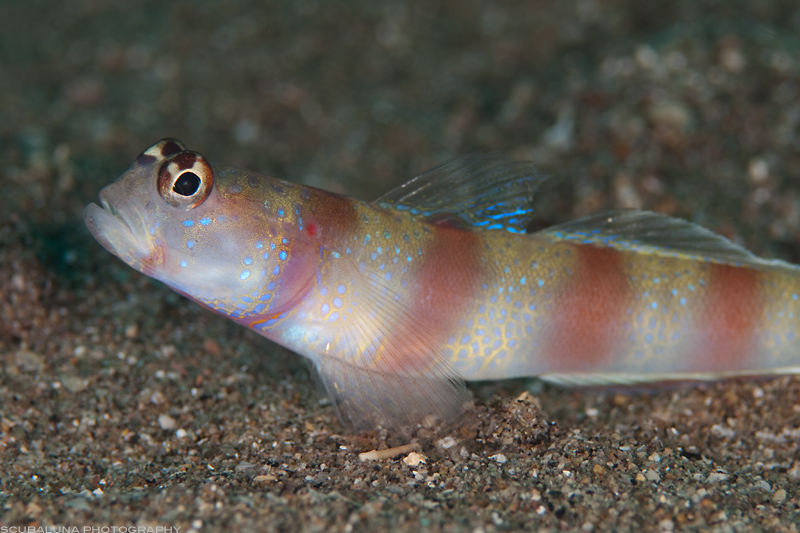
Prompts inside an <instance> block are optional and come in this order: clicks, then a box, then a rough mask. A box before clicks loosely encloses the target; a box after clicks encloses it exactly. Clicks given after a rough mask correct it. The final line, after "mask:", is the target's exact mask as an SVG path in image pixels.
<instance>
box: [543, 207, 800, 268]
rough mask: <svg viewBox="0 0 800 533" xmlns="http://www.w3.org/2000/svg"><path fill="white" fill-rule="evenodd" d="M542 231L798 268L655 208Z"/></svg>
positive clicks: (616, 212)
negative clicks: (763, 257)
mask: <svg viewBox="0 0 800 533" xmlns="http://www.w3.org/2000/svg"><path fill="white" fill-rule="evenodd" d="M539 234H540V235H546V236H548V237H550V238H553V239H556V240H569V241H577V242H583V243H587V244H594V245H597V246H607V247H611V248H615V249H618V250H632V251H636V252H640V253H646V254H655V255H664V256H670V257H685V258H689V259H699V260H703V261H712V262H714V263H721V264H727V265H735V266H751V267H758V268H792V269H795V270H797V269H798V267H796V266H795V265H792V264H790V263H786V262H784V261H780V260H777V259H772V260H769V259H762V258H760V257H757V256H755V255H753V254H752V253H751V252H749V251H748V250H746V249H744V248H742V247H741V246H739V245H738V244H734V243H733V242H731V241H729V240H728V239H726V238H725V237H723V236H721V235H718V234H716V233H714V232H712V231H710V230H707V229H706V228H704V227H702V226H698V225H697V224H693V223H691V222H688V221H686V220H683V219H680V218H673V217H670V216H667V215H662V214H659V213H653V212H651V211H637V210H633V209H616V210H612V211H606V212H603V213H597V214H595V215H589V216H588V217H584V218H579V219H578V220H572V221H570V222H567V223H565V224H559V225H557V226H552V227H550V228H547V229H545V230H542V231H541V232H539Z"/></svg>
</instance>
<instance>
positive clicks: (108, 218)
mask: <svg viewBox="0 0 800 533" xmlns="http://www.w3.org/2000/svg"><path fill="white" fill-rule="evenodd" d="M103 192H105V191H100V205H97V204H95V203H91V204H89V205H87V206H86V208H85V209H84V210H83V221H84V223H85V224H86V228H87V229H88V230H89V232H90V233H91V234H92V236H93V237H94V238H95V239H97V242H99V243H100V244H101V245H102V246H103V248H105V249H106V250H108V251H109V252H111V253H112V254H114V255H116V256H117V257H119V258H120V259H122V260H123V261H125V262H127V263H128V264H132V263H134V262H136V258H137V257H142V256H143V255H145V256H146V255H147V254H148V253H149V250H150V248H151V247H150V246H149V243H148V245H145V246H143V245H142V244H143V243H141V242H140V239H138V238H137V235H136V233H135V232H134V231H133V228H132V226H131V224H130V223H129V221H128V220H127V219H126V217H125V216H124V214H123V212H121V211H120V210H119V209H117V207H116V206H114V204H113V203H112V202H110V201H109V200H108V199H107V198H105V197H104V194H103ZM101 206H102V207H101Z"/></svg>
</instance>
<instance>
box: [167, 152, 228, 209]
mask: <svg viewBox="0 0 800 533" xmlns="http://www.w3.org/2000/svg"><path fill="white" fill-rule="evenodd" d="M213 185H214V171H213V170H212V168H211V165H209V164H208V161H206V158H205V157H203V156H202V155H200V154H198V153H197V152H191V151H189V150H184V151H182V152H178V153H176V154H173V155H171V156H169V157H168V158H166V159H165V160H164V161H163V163H161V168H159V170H158V193H159V194H160V195H161V198H163V199H164V201H165V202H167V204H169V205H171V206H172V207H177V208H178V209H184V210H187V211H188V210H189V209H194V208H195V207H197V206H198V205H200V204H202V203H203V202H204V201H205V199H206V198H208V195H209V194H211V189H212V187H213Z"/></svg>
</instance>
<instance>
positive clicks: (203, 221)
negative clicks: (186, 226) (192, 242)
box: [200, 217, 211, 226]
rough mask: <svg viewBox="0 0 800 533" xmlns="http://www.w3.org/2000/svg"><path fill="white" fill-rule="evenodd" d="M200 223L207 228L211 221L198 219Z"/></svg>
mask: <svg viewBox="0 0 800 533" xmlns="http://www.w3.org/2000/svg"><path fill="white" fill-rule="evenodd" d="M200 223H201V224H202V225H204V226H208V225H209V224H211V219H210V218H208V217H203V218H201V219H200Z"/></svg>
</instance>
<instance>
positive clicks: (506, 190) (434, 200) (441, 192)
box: [375, 154, 546, 233]
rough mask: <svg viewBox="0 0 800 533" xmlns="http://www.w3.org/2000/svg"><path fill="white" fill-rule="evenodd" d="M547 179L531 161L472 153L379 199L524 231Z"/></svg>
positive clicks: (432, 214)
mask: <svg viewBox="0 0 800 533" xmlns="http://www.w3.org/2000/svg"><path fill="white" fill-rule="evenodd" d="M545 179H546V177H545V176H544V175H542V174H541V173H539V172H538V171H537V170H536V168H535V167H534V166H533V164H532V163H531V162H529V161H514V160H513V159H511V158H509V157H508V156H505V155H502V154H469V155H465V156H461V157H456V158H454V159H451V160H450V161H448V162H446V163H444V164H442V165H439V166H438V167H435V168H433V169H431V170H429V171H428V172H426V173H424V174H422V175H421V176H418V177H416V178H414V179H413V180H411V181H409V182H408V183H406V184H404V185H401V186H400V187H398V188H396V189H394V190H392V191H390V192H388V193H387V194H385V195H383V196H381V197H380V198H378V199H377V200H376V201H375V203H376V204H377V205H379V206H381V207H383V208H386V209H395V210H398V211H405V212H409V213H411V214H412V215H414V216H418V217H420V218H423V219H429V220H434V221H436V222H437V223H451V224H455V225H468V226H474V227H476V228H479V229H483V230H505V231H510V232H512V233H524V232H525V228H526V227H527V226H528V224H529V223H530V221H531V217H532V216H533V206H532V204H531V201H532V199H533V193H534V191H535V190H536V187H537V186H538V185H539V184H540V183H541V182H542V181H544V180H545Z"/></svg>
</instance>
